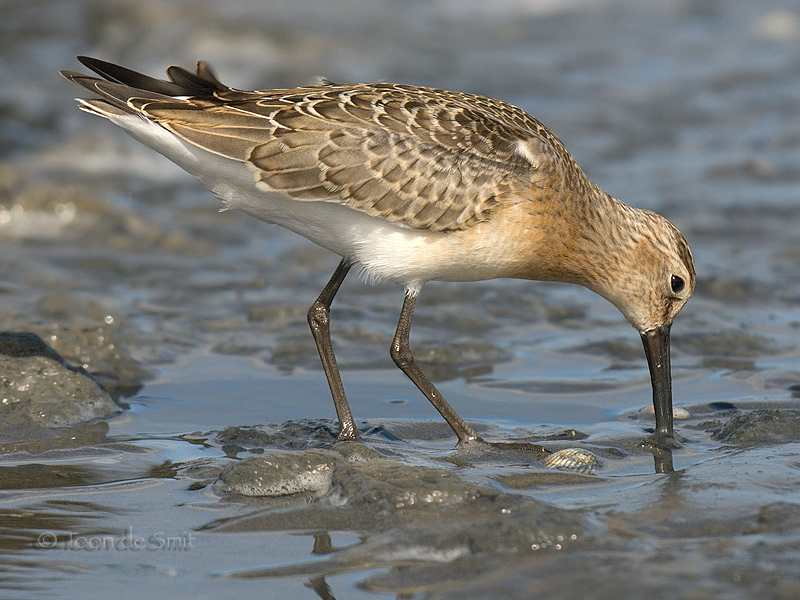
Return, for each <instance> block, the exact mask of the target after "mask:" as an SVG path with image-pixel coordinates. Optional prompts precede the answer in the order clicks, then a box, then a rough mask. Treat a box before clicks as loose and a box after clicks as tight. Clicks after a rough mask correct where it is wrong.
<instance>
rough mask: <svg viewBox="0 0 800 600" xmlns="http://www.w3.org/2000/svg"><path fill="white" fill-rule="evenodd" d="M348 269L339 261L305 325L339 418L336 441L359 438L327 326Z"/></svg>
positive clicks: (345, 263)
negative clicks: (311, 337)
mask: <svg viewBox="0 0 800 600" xmlns="http://www.w3.org/2000/svg"><path fill="white" fill-rule="evenodd" d="M349 270H350V265H349V264H348V262H347V261H346V260H344V259H342V262H340V263H339V266H338V267H336V270H335V271H334V272H333V275H332V276H331V279H330V281H328V284H327V285H326V286H325V289H323V290H322V293H321V294H320V295H319V298H317V299H316V301H315V302H314V304H312V305H311V308H309V309H308V324H309V326H310V327H311V335H313V336H314V341H315V342H316V344H317V351H318V352H319V358H320V360H321V361H322V368H323V369H324V370H325V376H326V377H327V378H328V385H329V386H330V387H331V395H332V396H333V405H334V406H335V407H336V416H337V417H338V418H339V437H337V438H336V439H337V440H339V441H342V440H355V439H357V438H358V429H357V428H356V424H355V421H353V413H351V412H350V405H349V404H347V396H346V395H345V393H344V386H343V385H342V378H341V376H340V375H339V367H338V366H337V365H336V356H334V354H333V345H332V344H331V327H330V321H331V319H330V310H331V302H333V297H334V296H335V295H336V292H338V291H339V286H340V285H342V282H343V281H344V278H345V277H346V276H347V272H348V271H349Z"/></svg>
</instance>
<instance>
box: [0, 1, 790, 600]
mask: <svg viewBox="0 0 800 600" xmlns="http://www.w3.org/2000/svg"><path fill="white" fill-rule="evenodd" d="M483 6H484V3H477V2H476V3H474V4H473V3H471V2H463V3H454V2H450V1H448V0H440V1H434V2H430V1H427V2H408V3H385V4H375V3H367V2H360V1H356V2H348V3H345V4H334V3H324V2H319V1H318V0H305V1H302V2H286V3H283V2H268V3H262V2H253V1H252V0H236V1H229V2H226V3H225V4H224V8H223V6H222V5H218V4H215V3H210V2H208V3H206V2H188V1H186V2H181V1H175V2H169V3H164V2H149V1H143V2H136V3H133V2H130V1H127V0H125V1H123V0H116V1H113V0H112V1H110V2H109V1H105V2H92V1H90V0H68V1H66V2H65V1H63V0H62V1H58V2H55V1H50V2H47V1H37V2H30V1H26V2H6V3H5V4H4V5H3V9H2V10H3V19H2V20H0V34H1V35H2V36H3V40H4V43H3V44H2V47H0V57H2V60H0V77H1V78H2V81H3V82H4V83H5V85H3V86H0V140H2V144H0V256H2V260H0V273H1V274H2V275H1V276H0V319H2V327H1V329H3V330H12V331H35V332H36V333H38V334H39V335H40V336H42V338H43V339H44V340H45V341H46V342H47V343H49V344H51V345H52V346H53V347H54V348H55V349H56V350H57V351H58V352H59V353H61V354H62V355H63V356H64V357H65V358H66V359H67V360H68V361H70V362H71V363H73V364H75V365H82V366H84V367H85V368H86V369H87V370H88V371H90V372H91V373H93V374H94V375H95V376H96V377H97V378H98V379H100V380H101V381H102V382H103V383H104V384H105V385H106V387H107V388H108V389H109V391H111V393H112V394H113V395H114V396H115V397H117V398H118V399H119V401H120V402H121V403H123V404H125V405H126V410H124V411H122V412H121V413H120V414H119V415H117V416H116V417H113V418H110V419H107V420H105V421H100V422H97V423H90V424H84V425H80V426H77V427H75V428H73V429H66V430H52V429H36V430H34V429H31V430H26V431H25V432H24V435H23V433H22V432H21V430H19V429H17V430H14V431H9V430H8V429H7V428H6V429H4V430H3V431H2V434H3V439H2V440H0V446H2V447H1V448H0V450H2V455H0V561H1V564H2V569H0V571H2V573H3V574H2V575H0V597H13V598H33V597H36V598H40V597H50V596H59V597H82V598H92V597H104V598H105V597H108V596H109V595H112V596H121V597H132V596H134V595H136V596H144V595H153V596H159V597H160V596H167V595H169V596H170V597H174V598H184V597H185V598H191V597H228V596H231V595H233V594H236V595H237V596H238V597H242V598H248V597H265V596H266V597H275V598H284V597H291V598H332V597H335V598H381V597H402V598H453V597H470V598H483V597H486V598H497V597H508V598H530V597H540V596H541V597H544V596H547V597H555V598H560V597H594V598H620V597H643V596H645V595H647V596H648V597H653V598H662V597H664V598H666V597H670V598H673V597H695V598H702V597H722V596H724V597H730V598H747V597H760V598H791V597H797V596H800V576H798V574H797V568H796V565H797V563H798V559H800V556H798V554H800V553H799V552H798V548H799V547H800V458H798V450H800V434H799V433H798V432H799V431H800V416H798V414H799V413H798V410H800V403H799V402H798V400H797V398H798V396H800V368H799V367H798V353H799V352H798V349H799V348H800V260H798V259H799V258H800V234H798V221H799V220H800V208H798V185H797V184H798V174H800V170H799V169H798V166H797V165H798V164H800V118H798V117H800V103H798V101H797V98H798V97H800V2H777V1H775V2H773V1H767V2H759V3H752V2H744V1H741V2H740V1H737V0H729V1H725V0H718V1H713V0H712V1H706V2H678V1H672V0H665V1H662V2H659V3H641V2H635V1H633V0H630V1H624V0H623V1H618V2H617V1H601V2H591V3H590V2H582V1H580V0H574V1H572V2H547V1H545V0H541V1H536V2H514V1H511V0H509V1H507V2H499V3H492V10H491V11H489V10H488V9H485V8H483ZM76 54H89V55H95V56H98V57H101V58H105V59H108V60H112V61H114V62H119V63H122V64H125V65H129V66H132V67H134V68H136V69H139V70H142V71H146V72H148V73H151V74H157V73H160V72H163V69H164V68H165V67H166V66H168V65H169V64H172V63H179V64H183V65H191V64H192V62H193V61H194V60H195V59H197V58H204V59H207V60H209V61H210V62H211V63H212V64H214V66H215V67H216V69H217V72H218V74H219V75H220V77H221V78H222V79H223V81H225V82H229V83H231V84H232V85H236V86H239V87H246V88H251V87H261V88H265V87H281V86H290V85H298V84H303V83H307V82H308V81H310V80H312V79H313V78H314V77H315V76H318V75H324V76H326V77H329V78H331V79H333V80H339V81H373V80H378V79H383V80H393V81H402V82H410V83H416V84H422V85H433V86H437V87H445V88H451V89H458V90H464V91H470V92H476V93H482V94H487V95H491V96H496V97H499V98H502V99H504V100H509V101H511V102H514V103H516V104H518V105H520V106H522V107H523V108H525V109H526V110H528V111H529V112H531V113H532V114H534V115H535V116H537V117H538V118H540V119H541V120H542V121H544V122H545V123H546V124H547V125H549V126H550V127H551V128H552V129H553V130H554V131H555V133H556V134H557V135H559V136H560V137H561V139H562V140H563V141H564V143H565V144H566V145H567V147H568V148H569V149H570V150H571V152H572V153H573V154H574V155H575V157H576V159H577V160H578V162H579V164H580V165H581V166H582V167H583V169H584V170H585V171H586V172H587V173H588V174H589V176H590V177H591V178H593V179H594V180H595V181H597V182H598V183H599V184H600V185H601V187H603V188H604V189H605V190H606V191H608V192H609V193H611V194H613V195H614V196H616V197H619V198H621V199H623V200H624V201H626V202H629V203H630V204H633V205H636V206H640V207H645V208H650V209H652V210H656V211H658V212H661V213H662V214H664V215H665V216H667V217H668V218H670V219H671V220H672V221H673V222H674V223H675V224H676V225H677V226H678V227H679V228H680V229H681V231H683V233H684V234H685V235H686V237H687V239H688V241H689V243H690V245H691V247H692V249H693V252H694V255H695V259H696V262H697V268H698V285H697V289H696V291H695V295H694V297H693V298H692V300H691V301H690V302H689V303H688V304H687V306H686V307H685V309H684V310H683V312H682V314H681V315H679V317H678V319H677V320H676V322H675V326H674V327H673V330H672V337H673V344H674V348H673V352H674V356H673V363H674V364H673V368H674V373H673V376H674V380H675V383H674V394H675V400H676V405H678V406H680V407H682V408H684V409H685V410H686V413H687V414H686V418H685V419H682V420H679V421H677V430H678V431H679V432H680V434H681V435H682V436H683V438H684V442H683V446H682V448H680V449H678V450H676V451H675V452H674V454H673V456H672V460H673V464H674V468H675V469H676V471H675V472H674V473H672V474H668V475H657V474H654V466H655V465H654V457H653V455H652V454H650V453H649V452H646V451H644V450H642V449H641V448H640V446H639V441H640V440H641V439H642V438H643V436H644V435H646V430H647V428H648V427H651V426H652V421H651V417H650V416H648V415H647V414H640V412H639V411H640V409H642V408H646V407H647V405H648V404H649V396H650V391H649V382H648V376H647V368H646V365H645V362H644V357H643V353H642V350H641V347H640V342H639V340H638V336H637V335H636V334H635V332H634V331H633V330H632V329H631V328H630V326H629V325H627V324H626V323H625V322H624V320H623V319H622V317H621V316H620V315H619V314H618V313H617V312H616V310H615V309H614V308H613V307H612V306H610V305H609V304H608V303H606V302H605V301H604V300H602V299H600V298H599V297H596V296H594V295H593V294H591V293H590V292H588V291H586V290H582V289H578V288H574V287H570V286H563V285H557V284H537V283H531V282H518V281H491V282H481V283H473V284H463V285H462V284H437V283H433V284H430V285H428V286H427V287H426V289H425V290H424V292H423V294H422V296H421V298H420V301H419V303H418V309H417V312H416V315H415V320H414V329H413V332H412V348H413V349H414V351H415V355H416V356H417V357H418V359H419V360H420V362H421V363H423V368H424V369H425V370H426V372H428V373H429V374H430V375H431V376H432V378H434V379H435V380H436V382H437V385H439V386H440V388H441V390H442V392H443V393H444V395H445V396H446V397H447V398H448V399H449V400H450V402H451V403H452V404H453V405H454V407H455V408H456V409H457V410H458V411H459V413H460V414H461V415H462V416H463V417H464V418H466V419H467V420H468V421H469V422H470V424H472V425H473V426H474V427H475V428H476V429H477V430H478V431H479V432H480V433H481V435H482V436H484V437H485V438H486V439H491V440H523V441H525V442H526V443H530V444H539V443H541V444H542V445H544V446H546V447H547V448H549V449H550V450H554V451H555V450H559V449H562V448H567V447H578V448H584V449H587V450H590V451H591V452H593V453H594V454H595V455H596V456H597V457H598V459H599V466H598V467H597V468H596V469H595V470H594V472H593V473H588V474H586V473H580V472H576V471H560V470H552V469H546V468H544V467H543V465H542V464H541V462H540V461H539V458H540V456H539V455H538V454H537V453H536V452H535V451H534V450H531V449H527V450H526V449H511V448H505V449H500V448H487V447H478V448H471V449H468V450H466V451H461V452H458V451H456V450H455V449H454V438H453V437H452V435H451V434H450V433H449V432H448V430H447V428H446V426H445V425H444V424H443V423H442V422H440V420H439V419H438V418H437V416H436V414H435V413H434V411H433V409H432V408H431V407H430V406H429V405H428V403H427V402H426V401H425V400H424V398H422V397H420V395H419V394H418V392H417V391H416V390H415V388H414V387H413V385H412V384H411V383H409V382H408V381H406V380H405V378H404V376H403V375H402V374H401V373H399V372H398V371H396V369H394V367H393V366H392V365H391V361H390V359H389V357H388V346H389V342H390V340H391V336H392V334H393V332H394V327H395V323H396V319H397V315H398V312H399V308H400V303H401V295H402V291H401V290H398V289H393V288H368V287H366V286H364V285H363V284H362V283H360V282H358V281H357V280H356V279H355V278H353V279H352V280H348V281H347V282H346V283H345V285H344V287H343V289H342V291H341V293H340V295H339V296H337V299H336V303H335V304H334V310H333V319H334V322H333V330H334V344H335V346H336V350H337V355H338V358H339V362H340V364H341V365H342V367H343V379H344V383H345V386H346V387H347V390H348V393H349V397H350V400H351V405H352V408H353V411H354V413H355V415H356V417H357V419H358V420H359V423H360V426H361V427H362V429H363V431H364V432H365V435H364V442H365V446H363V447H350V448H342V447H338V446H335V445H334V444H333V437H332V435H331V432H332V431H333V430H334V429H333V426H334V422H333V420H332V417H333V407H332V403H331V402H330V399H329V392H328V389H327V384H326V383H325V380H324V377H323V375H322V372H321V369H320V368H319V366H318V358H317V355H316V350H315V348H314V345H313V342H312V340H311V337H310V335H309V333H308V330H307V325H306V322H305V311H306V308H307V306H308V305H309V304H310V302H311V301H313V299H314V298H315V297H316V294H317V293H318V291H319V290H320V289H321V288H322V286H323V285H324V284H325V281H326V280H327V278H328V277H329V276H330V273H331V272H332V271H333V269H334V267H335V265H336V262H337V259H336V258H335V257H333V256H330V255H328V254H327V253H325V252H324V251H322V250H320V249H317V248H315V247H313V246H311V245H310V244H309V243H308V242H305V241H304V240H302V239H298V238H296V237H295V236H293V235H292V234H289V233H287V232H284V231H281V230H278V229H275V228H271V227H267V226H264V225H263V224H262V223H259V222H257V221H255V220H253V219H249V218H246V217H244V216H242V215H238V214H233V213H222V214H217V208H218V205H217V202H216V200H215V199H214V198H213V197H211V196H210V194H208V193H207V192H205V190H204V189H203V188H202V186H200V185H199V184H198V183H196V182H194V181H193V180H192V179H191V178H190V177H188V176H187V175H185V174H184V173H182V172H181V171H180V170H179V169H177V168H176V167H174V166H172V165H170V164H169V163H168V162H167V161H165V160H164V159H161V158H160V157H159V156H157V155H155V154H154V153H152V151H149V150H147V149H146V148H143V147H141V146H139V145H137V143H136V142H134V141H133V140H130V139H128V138H126V136H124V135H123V134H122V133H121V132H120V131H118V130H116V129H115V128H114V127H113V126H111V125H110V124H108V123H105V122H103V121H101V120H99V119H96V118H92V117H90V116H89V115H85V114H82V113H80V112H79V111H77V109H75V107H74V102H73V101H72V97H73V96H74V95H76V94H78V93H79V91H78V90H77V89H73V88H74V86H70V85H69V84H68V83H67V82H66V81H63V80H61V78H60V77H59V76H58V75H57V71H58V69H62V68H66V69H78V68H79V65H78V63H77V62H76V61H75V60H74V58H73V57H74V55H76ZM320 451H324V452H322V453H320ZM376 455H377V457H376ZM340 456H341V457H342V458H341V460H340V459H339V458H338V457H340ZM345 456H347V457H349V458H350V460H345V459H344V457H345ZM321 457H322V458H321ZM325 457H326V458H325ZM323 458H324V460H323ZM354 458H360V459H361V460H354ZM256 459H258V460H256ZM259 460H261V461H262V462H258V461H259ZM270 461H272V463H274V464H279V465H282V466H280V467H277V469H278V471H279V472H280V473H281V477H283V476H286V477H288V479H289V481H290V483H291V485H293V486H300V487H302V485H305V486H306V487H305V488H303V489H299V488H297V487H295V488H292V489H298V491H297V493H295V494H293V495H291V496H279V497H275V496H268V497H263V496H252V495H242V494H241V493H236V492H237V491H238V492H247V493H253V489H254V488H253V487H252V486H249V487H248V486H244V487H238V488H237V487H236V484H237V482H240V481H241V479H237V477H245V476H244V475H242V474H241V473H240V474H239V475H237V476H231V474H230V469H231V468H232V467H231V465H235V464H241V465H246V466H251V467H252V466H253V465H255V466H256V467H258V468H263V467H264V465H266V464H267V463H270ZM287 461H288V462H287ZM315 461H316V462H315ZM319 461H322V462H321V463H320V462H319ZM326 461H328V462H326ZM312 463H313V464H314V465H316V466H320V465H323V466H320V469H319V473H315V474H313V475H309V474H308V469H309V468H310V467H309V466H308V465H311V464H312ZM323 463H324V464H323ZM286 465H290V466H286ZM304 465H305V466H304ZM226 469H227V470H226ZM281 469H283V470H281ZM221 475H222V476H221ZM245 481H249V480H248V479H247V478H246V477H245ZM298 482H299V483H298ZM232 484H233V485H232ZM265 486H266V484H265ZM267 487H268V486H266V487H265V488H264V489H267ZM270 489H271V488H270ZM248 490H249V492H248Z"/></svg>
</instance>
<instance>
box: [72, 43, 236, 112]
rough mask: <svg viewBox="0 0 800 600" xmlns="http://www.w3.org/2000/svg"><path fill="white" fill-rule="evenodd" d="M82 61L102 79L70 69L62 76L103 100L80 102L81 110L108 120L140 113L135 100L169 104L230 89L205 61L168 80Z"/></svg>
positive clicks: (95, 60) (178, 71)
mask: <svg viewBox="0 0 800 600" xmlns="http://www.w3.org/2000/svg"><path fill="white" fill-rule="evenodd" d="M78 60H80V61H81V63H83V64H84V65H85V66H86V67H88V68H89V69H91V70H92V71H94V72H95V73H97V74H98V75H100V77H102V79H100V78H98V77H93V76H91V75H86V74H84V73H78V72H76V71H68V70H64V71H61V75H63V76H64V77H66V78H67V79H69V80H70V81H72V82H74V83H76V84H78V85H79V86H81V87H82V88H84V89H86V90H89V91H90V92H91V93H92V94H95V95H96V96H99V97H100V99H99V100H98V99H93V100H80V103H81V105H80V108H81V109H82V110H85V111H86V112H90V113H92V114H97V115H101V116H104V117H108V116H109V115H122V114H137V113H139V111H138V110H137V108H136V107H134V106H133V105H132V104H131V103H130V101H131V100H132V99H134V98H136V99H145V100H160V101H165V100H166V101H168V100H172V99H174V98H175V97H186V96H211V95H213V94H214V92H222V91H226V90H228V89H229V88H228V87H227V86H225V85H224V84H222V83H220V81H219V80H218V79H217V78H216V76H215V75H214V73H213V71H212V70H211V67H210V66H209V65H208V63H206V62H204V61H197V65H196V72H195V73H192V72H190V71H187V70H186V69H182V68H181V67H174V66H173V67H170V68H169V69H167V74H168V75H169V81H167V80H164V79H156V78H155V77H150V76H148V75H144V74H143V73H139V72H137V71H133V70H131V69H127V68H125V67H121V66H119V65H115V64H114V63H110V62H106V61H104V60H100V59H98V58H90V57H88V56H79V57H78Z"/></svg>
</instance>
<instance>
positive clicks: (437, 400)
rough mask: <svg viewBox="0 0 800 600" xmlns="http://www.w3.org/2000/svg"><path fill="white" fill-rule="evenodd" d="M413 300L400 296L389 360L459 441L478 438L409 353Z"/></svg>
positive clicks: (414, 298) (412, 297) (409, 296)
mask: <svg viewBox="0 0 800 600" xmlns="http://www.w3.org/2000/svg"><path fill="white" fill-rule="evenodd" d="M415 303H416V296H414V295H412V294H409V293H406V297H405V300H403V309H402V310H401V311H400V321H399V322H398V323H397V332H396V333H395V334H394V340H393V341H392V347H391V349H390V353H391V355H392V360H393V361H394V363H395V364H396V365H397V366H398V367H400V370H401V371H403V373H405V374H406V375H407V376H408V378H409V379H410V380H411V381H413V382H414V385H416V386H417V387H418V388H419V391H421V392H422V393H423V394H425V396H426V397H427V398H428V400H430V401H431V404H433V406H434V408H435V409H436V410H438V411H439V414H441V415H442V417H444V420H445V421H447V423H448V424H449V425H450V427H452V428H453V431H454V432H455V434H456V435H457V436H458V441H459V443H462V444H463V443H465V442H470V441H475V440H480V439H481V438H480V437H479V436H478V434H477V433H475V430H473V429H472V427H470V426H469V425H467V424H466V423H465V422H464V421H463V420H462V419H461V417H459V416H458V414H456V411H455V410H453V407H452V406H450V404H448V402H447V400H445V399H444V397H443V396H442V394H441V393H440V392H439V390H437V389H436V387H435V386H434V385H433V384H432V383H431V382H430V380H429V379H428V378H427V377H426V376H425V374H424V373H423V372H422V370H421V369H420V368H419V367H418V366H417V363H416V362H415V361H414V357H413V356H412V355H411V348H409V345H408V336H409V334H410V333H411V318H412V317H413V315H414V304H415Z"/></svg>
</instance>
